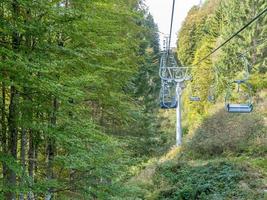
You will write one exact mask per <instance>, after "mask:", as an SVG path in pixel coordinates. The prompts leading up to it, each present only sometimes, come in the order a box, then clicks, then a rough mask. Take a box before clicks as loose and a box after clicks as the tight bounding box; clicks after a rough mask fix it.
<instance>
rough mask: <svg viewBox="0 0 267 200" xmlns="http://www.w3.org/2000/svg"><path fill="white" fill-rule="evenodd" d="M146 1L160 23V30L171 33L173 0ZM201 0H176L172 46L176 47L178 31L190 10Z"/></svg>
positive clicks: (156, 20)
mask: <svg viewBox="0 0 267 200" xmlns="http://www.w3.org/2000/svg"><path fill="white" fill-rule="evenodd" d="M145 2H146V5H147V6H148V7H149V11H150V13H151V14H152V15H153V17H154V20H155V22H156V23H157V24H158V27H159V31H160V32H163V33H165V34H169V32H170V21H171V11H172V3H173V0H145ZM200 2H201V0H176V3H175V13H174V21H173V32H172V41H171V47H176V40H177V33H178V31H179V30H180V28H181V26H182V23H183V21H184V19H185V18H186V15H187V13H188V11H189V10H190V8H191V7H192V6H194V5H199V3H200ZM161 38H162V34H161Z"/></svg>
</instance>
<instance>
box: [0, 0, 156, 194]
mask: <svg viewBox="0 0 267 200" xmlns="http://www.w3.org/2000/svg"><path fill="white" fill-rule="evenodd" d="M157 31H158V30H157V26H156V25H155V23H154V21H153V18H152V16H151V15H149V14H148V13H147V11H146V10H145V8H144V7H143V3H142V1H137V0H129V1H120V0H112V1H90V2H89V1H86V0H78V1H72V0H64V1H40V2H38V3H37V2H35V1H27V0H22V1H17V0H12V1H9V0H4V1H1V2H0V45H1V46H0V86H1V87H0V88H1V97H0V99H1V102H0V108H1V111H0V119H1V121H0V131H1V134H0V135H1V157H0V160H1V162H2V169H1V172H2V176H1V177H0V180H1V188H0V189H1V194H3V196H4V197H3V198H4V199H15V198H16V196H20V198H26V196H28V197H27V198H29V199H34V198H35V199H37V198H45V199H51V198H55V199H61V198H62V199H67V198H68V195H70V199H72V197H73V198H76V197H77V199H81V198H85V199H93V198H99V199H109V198H116V197H118V198H119V197H120V196H124V195H125V193H127V192H126V191H128V190H129V189H127V188H126V187H124V186H123V185H122V183H123V182H124V181H125V180H127V179H128V177H129V176H130V173H129V172H128V169H129V167H130V166H132V165H136V164H137V163H139V162H141V161H142V160H144V159H146V157H147V156H151V155H153V154H155V153H157V151H156V146H157V144H158V143H159V142H158V141H157V140H156V139H155V138H156V135H157V130H156V126H157V124H158V122H157V116H156V112H157V111H156V110H155V102H156V100H155V99H156V98H155V95H156V94H157V93H158V84H157V82H158V78H157V73H156V71H157V65H158V53H159V44H158V42H159V41H158V39H159V36H158V33H157ZM136 127H138V128H136ZM137 144H139V146H138V145H137ZM144 146H145V148H144ZM136 155H138V158H137V159H129V158H130V157H131V156H136ZM13 189H14V190H13Z"/></svg>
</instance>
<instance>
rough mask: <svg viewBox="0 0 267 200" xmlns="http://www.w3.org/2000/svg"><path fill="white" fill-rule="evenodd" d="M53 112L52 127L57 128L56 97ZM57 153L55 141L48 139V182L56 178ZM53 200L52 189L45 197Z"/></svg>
mask: <svg viewBox="0 0 267 200" xmlns="http://www.w3.org/2000/svg"><path fill="white" fill-rule="evenodd" d="M52 106H53V110H52V114H51V126H52V127H54V128H55V127H56V123H57V118H56V112H57V110H58V102H57V98H56V97H55V98H54V99H53V105H52ZM55 152H56V146H55V140H54V139H53V138H51V137H49V139H48V145H47V161H48V162H47V180H52V179H53V178H54V174H53V161H54V157H55ZM52 198H53V191H52V188H50V189H49V190H48V193H47V194H46V196H45V200H51V199H52Z"/></svg>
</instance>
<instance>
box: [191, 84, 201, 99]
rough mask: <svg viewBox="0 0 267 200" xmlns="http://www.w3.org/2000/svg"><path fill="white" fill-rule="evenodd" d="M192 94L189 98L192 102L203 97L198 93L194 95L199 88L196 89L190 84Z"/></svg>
mask: <svg viewBox="0 0 267 200" xmlns="http://www.w3.org/2000/svg"><path fill="white" fill-rule="evenodd" d="M189 90H190V96H189V100H190V101H192V102H199V101H201V98H200V97H199V96H197V95H194V94H193V93H195V91H197V89H194V91H193V90H192V86H191V85H190V88H189Z"/></svg>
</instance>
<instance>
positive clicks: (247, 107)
mask: <svg viewBox="0 0 267 200" xmlns="http://www.w3.org/2000/svg"><path fill="white" fill-rule="evenodd" d="M232 83H233V84H237V94H241V92H243V93H244V94H245V96H246V98H247V100H246V101H244V102H241V103H240V102H238V103H236V102H232V101H231V90H230V89H231V88H230V87H231V86H229V87H228V91H227V94H226V97H225V108H226V110H227V111H228V112H229V113H250V112H252V111H253V104H252V95H251V93H252V88H251V85H250V84H249V83H247V81H246V80H236V81H234V82H232ZM241 86H243V87H244V88H245V89H247V90H248V92H245V91H244V90H241Z"/></svg>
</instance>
